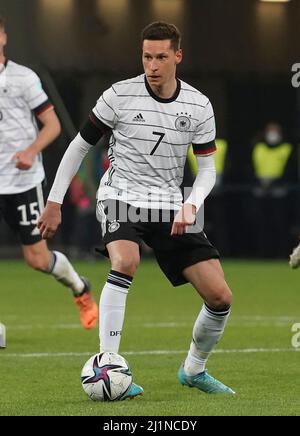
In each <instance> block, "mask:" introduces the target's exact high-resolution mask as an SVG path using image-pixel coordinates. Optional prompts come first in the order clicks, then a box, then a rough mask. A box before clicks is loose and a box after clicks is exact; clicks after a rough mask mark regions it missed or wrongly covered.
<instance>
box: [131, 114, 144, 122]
mask: <svg viewBox="0 0 300 436" xmlns="http://www.w3.org/2000/svg"><path fill="white" fill-rule="evenodd" d="M132 121H140V122H142V123H144V122H145V120H144V117H143V115H142V114H141V113H139V114H137V115H136V116H135V117H134V118H133V120H132Z"/></svg>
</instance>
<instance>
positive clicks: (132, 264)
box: [111, 255, 140, 276]
mask: <svg viewBox="0 0 300 436" xmlns="http://www.w3.org/2000/svg"><path fill="white" fill-rule="evenodd" d="M139 263H140V258H139V256H122V255H120V256H114V258H113V259H112V264H111V266H112V269H113V270H114V271H118V272H121V273H123V274H127V275H129V276H133V275H134V273H135V272H136V270H137V268H138V266H139Z"/></svg>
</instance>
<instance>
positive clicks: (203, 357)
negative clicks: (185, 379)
mask: <svg viewBox="0 0 300 436" xmlns="http://www.w3.org/2000/svg"><path fill="white" fill-rule="evenodd" d="M229 314H230V308H228V309H226V310H224V311H222V312H218V311H216V310H214V309H211V308H210V307H208V306H207V305H206V304H204V305H203V307H202V309H201V311H200V313H199V316H198V318H197V320H196V322H195V325H194V329H193V340H192V342H191V345H190V350H189V353H188V356H187V358H186V360H185V363H184V370H185V373H186V374H187V375H196V374H199V373H200V372H203V371H204V370H205V365H206V362H207V359H208V357H209V355H210V353H211V352H212V350H213V348H214V347H215V345H216V344H217V343H218V342H219V340H220V339H221V337H222V335H223V332H224V329H225V325H226V322H227V319H228V317H229Z"/></svg>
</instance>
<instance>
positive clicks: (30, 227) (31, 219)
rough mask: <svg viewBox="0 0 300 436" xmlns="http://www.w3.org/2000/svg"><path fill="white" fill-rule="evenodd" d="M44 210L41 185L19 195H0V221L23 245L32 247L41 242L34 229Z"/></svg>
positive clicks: (37, 231) (36, 229)
mask: <svg viewBox="0 0 300 436" xmlns="http://www.w3.org/2000/svg"><path fill="white" fill-rule="evenodd" d="M43 209H44V196H43V188H42V185H38V186H37V187H35V188H33V189H30V191H26V192H22V193H21V194H7V195H0V220H1V219H2V217H3V218H4V220H5V221H6V222H7V224H8V225H9V227H10V228H11V229H12V230H13V231H14V232H15V233H17V234H18V235H19V236H20V239H21V242H22V244H23V245H33V244H36V243H37V242H39V241H41V240H42V237H41V235H40V232H39V230H38V228H37V227H36V225H37V222H38V219H39V217H40V215H41V213H42V211H43Z"/></svg>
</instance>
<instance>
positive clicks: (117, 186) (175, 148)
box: [93, 74, 215, 209]
mask: <svg viewBox="0 0 300 436" xmlns="http://www.w3.org/2000/svg"><path fill="white" fill-rule="evenodd" d="M93 113H94V115H95V116H96V117H97V118H98V119H99V120H100V121H101V122H102V123H104V124H106V125H107V126H109V127H111V129H112V140H111V144H110V147H109V160H110V167H109V168H108V170H107V171H106V173H105V174H104V176H103V177H102V180H101V182H100V187H99V190H98V199H99V200H105V199H107V198H113V199H119V200H122V201H125V202H127V203H129V204H132V205H134V206H135V207H146V208H150V209H157V208H159V209H180V207H181V206H182V200H183V199H182V194H181V190H180V185H181V183H182V179H183V173H184V166H185V161H186V156H187V151H188V147H189V145H190V144H191V143H193V144H195V145H194V152H195V153H196V154H201V155H208V154H211V153H213V152H214V151H215V145H214V139H215V120H214V113H213V109H212V106H211V103H210V101H209V100H208V98H207V97H206V96H205V95H203V94H201V92H199V91H198V90H196V89H195V88H193V87H192V86H190V85H188V84H187V83H185V82H183V81H181V80H177V91H176V93H175V95H174V96H173V97H172V98H169V99H161V98H159V97H158V96H156V95H155V94H154V93H153V91H152V90H151V88H150V86H149V84H148V83H147V81H146V79H145V75H144V74H142V75H140V76H137V77H135V78H132V79H129V80H125V81H121V82H118V83H115V84H114V85H113V86H112V87H111V88H109V89H108V90H106V91H105V92H104V93H103V94H102V96H101V97H100V98H99V100H98V102H97V104H96V106H95V107H94V109H93Z"/></svg>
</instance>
